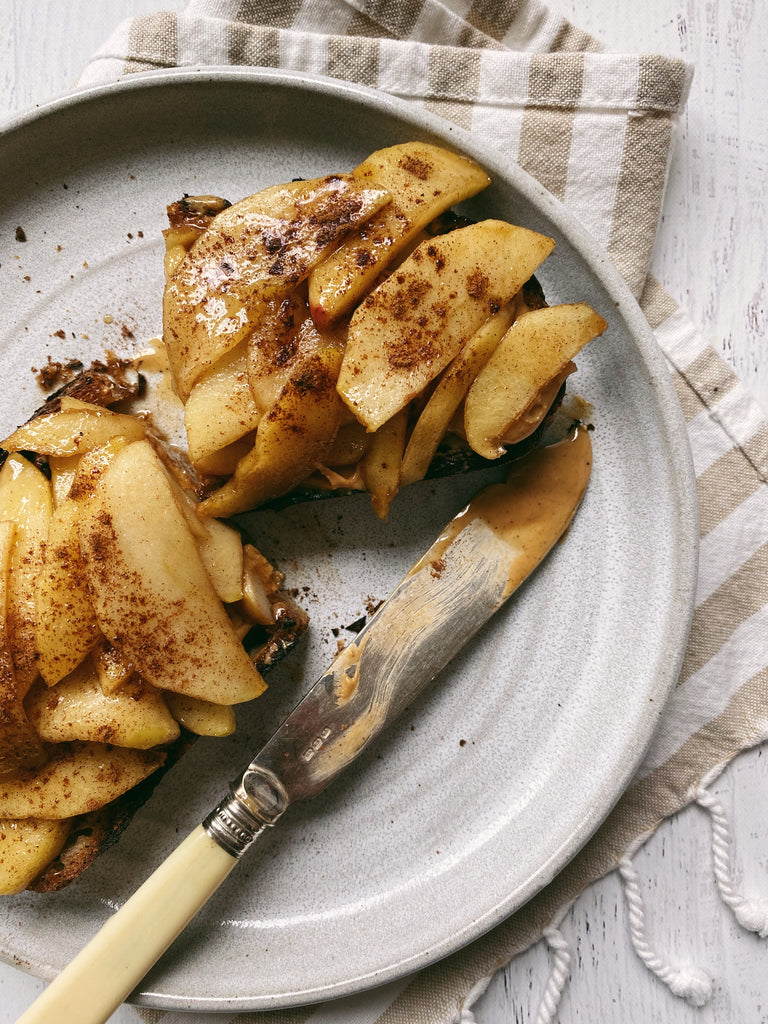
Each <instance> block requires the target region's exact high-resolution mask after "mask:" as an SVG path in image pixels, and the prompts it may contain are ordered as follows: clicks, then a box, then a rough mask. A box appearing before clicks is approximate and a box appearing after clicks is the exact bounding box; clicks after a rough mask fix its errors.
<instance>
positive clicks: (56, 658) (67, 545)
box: [34, 437, 130, 686]
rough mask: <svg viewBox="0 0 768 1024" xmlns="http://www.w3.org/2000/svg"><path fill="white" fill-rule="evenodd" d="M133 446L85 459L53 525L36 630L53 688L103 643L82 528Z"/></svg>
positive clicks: (117, 441)
mask: <svg viewBox="0 0 768 1024" xmlns="http://www.w3.org/2000/svg"><path fill="white" fill-rule="evenodd" d="M129 443H130V442H129V441H128V440H127V439H126V438H124V437H113V438H111V440H109V441H108V442H107V443H106V444H104V445H102V446H101V447H99V448H94V449H93V450H91V451H89V452H86V453H85V454H84V455H83V456H81V457H80V458H79V460H78V467H77V471H76V473H75V476H74V479H73V481H72V484H71V486H70V489H69V496H68V497H67V498H66V499H65V500H64V501H63V502H62V503H61V505H60V506H59V507H58V508H57V509H56V511H55V512H54V513H53V515H52V516H51V519H50V521H49V523H48V532H47V536H46V539H45V543H44V545H43V549H42V552H43V553H42V557H41V564H40V568H39V571H38V575H37V578H36V580H35V623H34V624H35V646H36V649H37V665H38V669H39V671H40V674H41V675H42V677H43V679H44V680H45V682H46V683H47V684H48V685H49V686H54V685H55V684H56V683H58V682H59V680H61V679H64V678H65V676H68V675H69V673H70V672H72V671H73V670H74V669H75V668H77V666H78V665H79V664H80V663H81V662H82V660H83V659H84V658H85V656H86V655H87V654H88V652H89V651H91V650H92V649H93V647H94V646H95V645H96V644H97V643H98V641H99V639H100V638H101V631H100V629H99V625H98V621H97V619H96V612H95V610H94V607H93V602H92V600H91V594H90V590H89V587H88V579H87V574H86V572H85V567H84V565H83V559H82V555H81V552H80V541H79V538H78V534H77V523H78V520H79V519H80V516H81V515H82V511H83V507H84V505H85V503H87V502H88V501H89V500H90V499H91V497H92V496H93V494H94V493H95V489H96V486H97V483H98V480H99V478H100V476H101V475H102V473H104V472H105V471H106V469H107V467H108V466H109V465H111V463H112V461H113V459H114V458H115V457H116V456H117V454H118V452H120V451H122V450H123V449H124V448H125V447H126V445H128V444H129Z"/></svg>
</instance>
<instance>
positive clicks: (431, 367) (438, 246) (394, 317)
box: [338, 220, 554, 430]
mask: <svg viewBox="0 0 768 1024" xmlns="http://www.w3.org/2000/svg"><path fill="white" fill-rule="evenodd" d="M553 246H554V242H553V240H552V239H551V238H547V237H545V236H544V235H539V234H537V233H536V232H534V231H529V230H527V229H526V228H520V227H516V226H514V225H512V224H507V223H505V222H504V221H496V220H486V221H481V222H480V223H479V224H472V225H470V226H469V227H465V228H459V229H457V230H456V231H452V232H450V233H449V234H447V235H443V236H441V237H439V238H434V239H432V240H430V241H426V242H422V243H421V245H419V246H418V248H417V249H416V250H415V251H414V252H413V253H412V254H411V255H410V256H409V257H408V259H407V260H405V262H404V263H403V264H402V265H401V266H400V267H399V268H398V270H397V271H396V272H395V273H393V274H392V275H391V276H390V277H389V278H387V279H386V280H385V281H384V283H383V284H381V285H379V287H378V288H376V289H375V290H374V291H373V292H371V294H370V295H369V296H368V297H367V298H366V299H365V300H364V301H363V302H362V303H361V305H360V306H358V308H357V309H356V311H355V313H354V316H353V317H352V320H351V322H350V327H349V338H348V342H347V348H346V352H345V354H344V362H343V364H342V367H341V372H340V374H339V381H338V389H339V393H340V394H341V396H342V398H343V399H344V401H345V402H346V403H347V405H348V406H349V408H350V409H351V410H352V412H353V413H354V414H355V416H356V417H357V418H358V419H359V420H360V422H361V423H364V424H365V426H366V427H367V428H368V429H369V430H377V429H378V428H379V427H380V426H381V425H382V423H386V421H387V420H388V419H390V418H391V417H392V416H394V415H395V413H396V412H399V411H400V409H402V408H404V407H405V406H406V405H407V404H408V403H409V402H410V401H411V400H412V399H413V398H415V397H416V396H417V395H419V394H420V393H421V392H422V391H423V389H424V388H425V387H426V386H427V384H429V383H430V381H432V380H433V379H434V378H435V377H436V376H437V375H438V374H439V373H440V372H441V370H443V369H444V367H445V366H447V365H448V363H449V362H450V361H451V359H453V358H454V356H455V355H456V354H457V353H458V352H459V351H460V350H461V349H462V347H463V346H464V345H465V344H466V343H467V341H468V340H469V339H470V338H471V337H472V335H473V334H474V333H475V331H476V330H477V329H478V328H479V327H480V326H481V325H482V324H483V323H484V321H485V320H487V318H488V317H489V316H491V315H492V314H493V313H496V312H497V311H498V310H499V309H500V308H501V307H502V306H504V305H505V304H506V303H507V302H509V301H510V299H512V297H513V296H514V295H515V294H516V293H517V292H518V291H519V290H520V288H521V287H522V285H523V284H524V283H525V281H527V280H528V278H529V277H530V276H531V275H532V274H533V272H534V271H535V270H536V268H537V267H538V266H539V264H540V263H541V262H542V261H543V260H544V259H545V258H546V256H547V255H548V254H549V253H550V252H551V251H552V248H553Z"/></svg>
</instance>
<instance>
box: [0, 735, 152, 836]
mask: <svg viewBox="0 0 768 1024" xmlns="http://www.w3.org/2000/svg"><path fill="white" fill-rule="evenodd" d="M164 760H165V754H164V753H163V752H162V751H159V750H131V749H130V748H128V747H112V746H108V745H107V744H104V743H56V744H54V745H53V746H52V747H51V748H50V757H49V760H48V763H47V764H46V765H44V766H43V767H42V768H39V769H38V770H36V771H25V772H19V773H18V774H17V775H15V776H14V777H13V778H10V779H2V780H0V818H45V819H61V818H73V817H75V816H76V815H78V814H86V813H87V812H88V811H95V810H97V809H98V808H99V807H103V806H104V804H107V803H110V801H112V800H115V799H116V798H117V797H119V796H122V794H123V793H125V792H127V791H128V790H129V789H132V788H133V787H134V786H136V785H138V783H139V782H141V781H142V780H144V779H146V778H147V777H148V776H149V775H151V774H152V772H154V771H155V770H156V769H157V768H159V767H160V765H161V764H162V763H163V761H164Z"/></svg>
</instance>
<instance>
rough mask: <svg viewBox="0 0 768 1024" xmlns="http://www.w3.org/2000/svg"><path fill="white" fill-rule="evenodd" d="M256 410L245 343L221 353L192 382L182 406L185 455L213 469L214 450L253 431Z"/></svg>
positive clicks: (198, 466) (215, 453)
mask: <svg viewBox="0 0 768 1024" xmlns="http://www.w3.org/2000/svg"><path fill="white" fill-rule="evenodd" d="M259 417H260V411H259V408H258V406H257V405H256V403H255V402H254V399H253V395H252V394H251V388H250V384H249V380H248V353H247V342H246V341H243V342H241V343H240V344H239V345H238V346H237V347H236V348H234V349H233V350H232V351H231V352H228V353H227V354H226V355H225V356H223V357H222V358H221V359H220V360H219V361H218V362H217V363H216V364H215V365H214V366H212V367H211V368H210V369H209V370H208V371H207V372H206V373H205V374H204V375H203V376H202V377H201V378H200V380H199V381H198V382H197V384H195V386H194V387H193V388H192V391H191V392H190V395H189V398H188V399H187V404H186V405H185V406H184V427H185V429H186V433H187V446H188V449H189V457H190V459H191V460H192V463H193V465H194V466H196V467H197V468H198V469H200V470H201V471H202V472H204V473H205V472H215V471H216V467H217V463H216V461H215V457H216V455H217V453H218V452H220V451H221V450H222V449H223V448H226V447H227V446H228V445H231V444H232V443H233V442H234V441H239V440H240V438H241V437H243V436H245V435H246V434H248V433H250V432H251V431H254V430H255V429H256V427H257V426H258V423H259Z"/></svg>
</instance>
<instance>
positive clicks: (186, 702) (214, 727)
mask: <svg viewBox="0 0 768 1024" xmlns="http://www.w3.org/2000/svg"><path fill="white" fill-rule="evenodd" d="M167 701H168V707H169V708H170V711H171V714H172V715H173V717H174V718H175V719H176V721H177V722H178V723H179V725H183V726H184V728H185V729H186V730H187V731H188V732H193V733H194V734H195V735H196V736H231V735H232V733H233V732H234V731H235V724H236V723H235V712H234V710H233V708H231V707H228V706H227V705H226V704H211V702H210V701H209V700H199V699H198V698H196V697H188V696H187V695H186V694H184V693H170V692H169V693H168V695H167Z"/></svg>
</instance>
